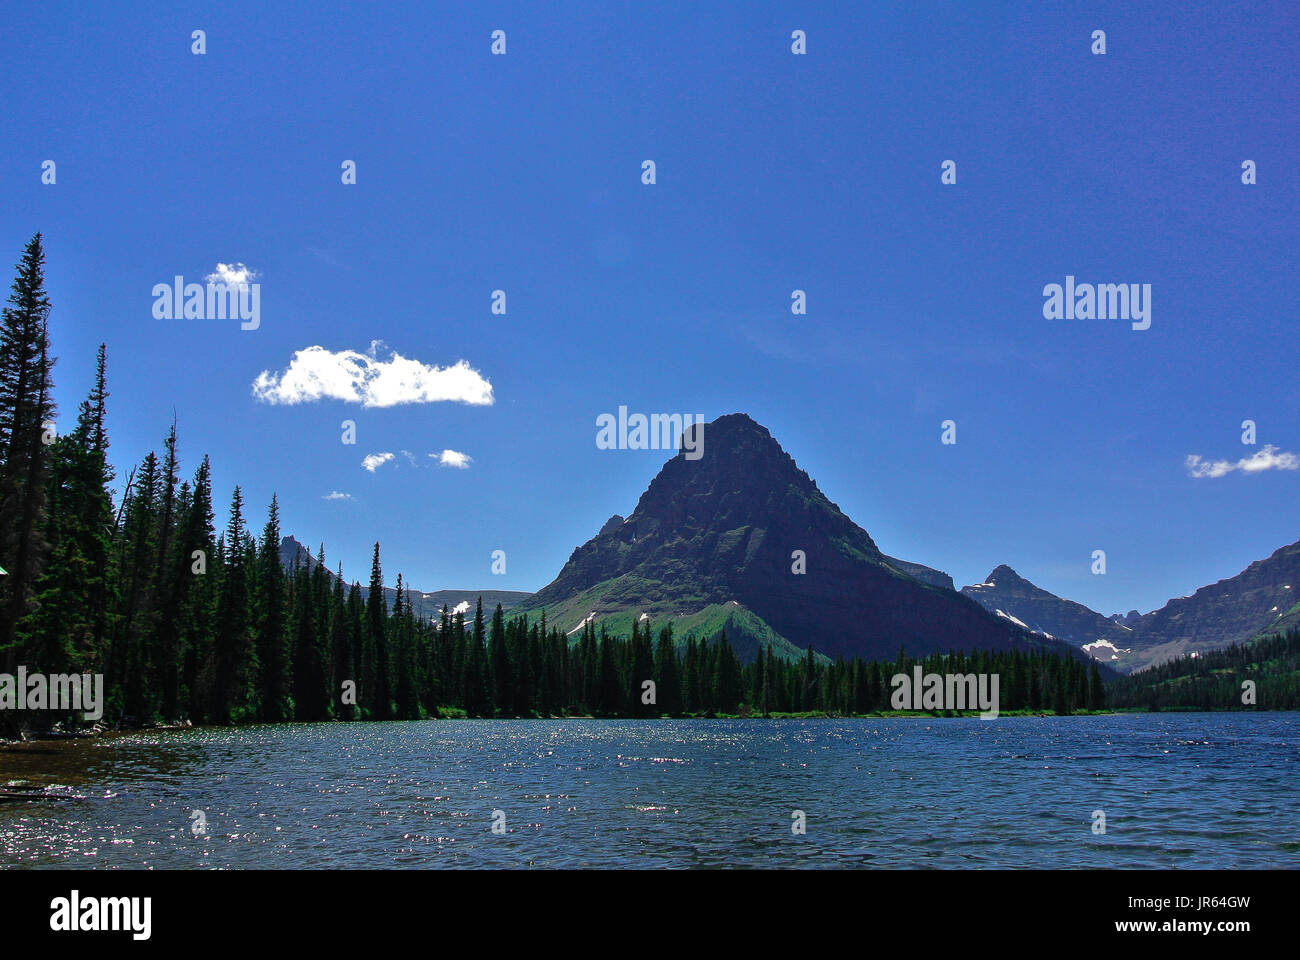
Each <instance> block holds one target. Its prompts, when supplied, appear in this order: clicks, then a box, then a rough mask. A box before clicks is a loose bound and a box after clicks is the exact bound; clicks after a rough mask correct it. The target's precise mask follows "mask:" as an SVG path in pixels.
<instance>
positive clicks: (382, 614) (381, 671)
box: [365, 543, 393, 720]
mask: <svg viewBox="0 0 1300 960" xmlns="http://www.w3.org/2000/svg"><path fill="white" fill-rule="evenodd" d="M366 648H367V650H368V651H369V653H370V658H371V662H370V664H369V667H368V669H367V671H366V673H367V677H366V680H367V683H366V687H367V691H368V692H367V694H366V696H365V701H366V702H367V703H369V705H370V714H371V717H372V718H373V719H375V720H391V719H392V716H393V703H392V699H393V698H392V691H391V689H390V685H389V679H388V670H389V663H388V610H387V606H386V604H385V602H384V574H383V570H382V569H381V568H380V566H379V544H378V543H376V544H375V552H374V556H373V558H372V559H371V561H370V592H369V593H368V594H367V595H366Z"/></svg>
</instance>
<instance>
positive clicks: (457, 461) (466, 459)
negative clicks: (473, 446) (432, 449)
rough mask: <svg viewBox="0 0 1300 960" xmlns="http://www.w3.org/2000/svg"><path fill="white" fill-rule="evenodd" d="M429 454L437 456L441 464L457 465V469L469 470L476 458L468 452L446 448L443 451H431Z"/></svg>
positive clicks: (445, 465) (446, 465)
mask: <svg viewBox="0 0 1300 960" xmlns="http://www.w3.org/2000/svg"><path fill="white" fill-rule="evenodd" d="M429 456H431V457H437V458H438V465H439V466H442V467H455V468H456V469H457V470H468V469H469V465H470V463H471V462H472V461H473V459H474V458H473V457H471V456H470V455H469V454H468V453H461V452H460V451H459V450H444V451H442V453H431V454H429Z"/></svg>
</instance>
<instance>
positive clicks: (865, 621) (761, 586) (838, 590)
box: [522, 414, 1041, 659]
mask: <svg viewBox="0 0 1300 960" xmlns="http://www.w3.org/2000/svg"><path fill="white" fill-rule="evenodd" d="M692 429H695V430H703V431H704V435H703V456H702V457H700V458H699V459H697V460H690V459H687V458H686V456H685V454H684V453H679V454H678V455H677V456H675V457H673V458H672V459H671V460H669V461H668V462H667V463H666V464H664V466H663V468H662V469H661V470H660V472H659V474H658V476H656V477H655V478H654V480H653V481H651V483H650V486H649V487H648V488H647V489H646V491H645V493H643V494H642V495H641V499H640V501H639V502H638V503H637V505H636V509H635V510H634V511H632V514H631V515H630V516H629V517H627V518H626V519H624V518H621V517H617V516H615V517H611V518H610V519H609V520H608V521H607V522H606V523H605V524H604V526H602V527H601V529H600V531H599V532H598V533H597V534H596V536H594V537H593V538H592V539H591V540H589V541H588V542H587V543H585V544H583V545H582V546H581V547H579V548H578V549H577V550H575V551H574V552H573V555H572V556H571V557H570V558H569V561H568V562H567V563H566V564H565V565H564V568H563V569H562V570H561V571H560V573H559V575H558V576H557V577H556V578H555V580H553V581H552V582H551V583H550V584H548V585H547V586H546V587H544V588H543V589H542V590H540V591H539V592H538V593H537V594H536V595H534V596H533V597H532V598H531V599H530V600H528V601H527V602H526V603H525V604H524V605H523V607H522V609H527V610H532V611H540V610H543V609H545V610H546V611H547V613H548V617H549V618H550V620H551V622H553V623H559V624H561V625H562V626H563V628H564V629H565V630H570V629H573V630H576V629H578V628H579V627H580V626H581V624H582V623H583V622H584V621H586V620H588V619H593V620H602V621H608V622H611V627H612V629H620V628H621V627H623V626H624V625H625V624H630V622H631V620H632V619H638V620H640V619H650V620H653V621H659V620H661V619H664V618H669V617H671V618H673V619H674V622H675V628H676V629H677V631H678V636H679V637H681V636H684V634H685V631H686V630H689V629H693V628H696V629H698V632H699V635H701V636H706V635H707V636H711V635H712V633H711V632H709V631H712V630H714V629H716V628H718V627H719V626H726V627H727V631H728V638H729V639H731V640H732V641H733V643H735V644H736V646H737V648H738V651H739V652H740V654H741V656H742V657H745V658H746V659H748V658H750V657H752V656H753V654H754V653H755V652H756V651H757V649H758V646H759V644H760V643H763V642H767V643H772V644H774V649H776V651H777V652H778V653H779V654H780V655H794V656H798V655H800V654H801V653H802V648H805V647H807V646H808V645H812V646H813V647H814V648H815V649H816V651H817V652H819V653H824V654H828V655H830V656H836V655H843V656H845V657H851V656H860V657H864V658H892V657H894V656H896V655H897V653H898V650H899V647H900V646H901V647H904V648H906V650H907V651H908V652H909V653H917V654H924V653H930V652H934V651H942V650H949V649H952V648H961V649H975V648H983V649H1006V648H1009V647H1011V646H1014V645H1019V644H1026V643H1028V644H1034V643H1039V642H1041V641H1040V640H1039V639H1037V638H1032V637H1030V635H1029V634H1028V632H1027V631H1025V630H1024V629H1022V628H1020V627H1018V626H1017V625H1015V624H1014V623H1012V622H1011V621H1009V620H1007V619H1005V618H999V617H997V616H995V615H992V614H990V613H988V612H986V611H985V610H984V609H983V608H982V607H981V606H980V605H979V604H977V603H975V602H974V601H973V600H971V599H969V598H967V597H963V596H962V595H961V594H959V593H957V592H955V591H954V590H952V589H951V586H952V580H951V578H950V577H948V576H947V574H943V573H941V572H939V571H937V570H932V569H931V568H929V567H925V566H923V565H921V564H913V563H908V562H906V561H900V560H895V559H892V558H890V557H887V556H886V555H885V554H883V553H882V552H881V551H880V549H879V548H878V547H877V546H876V544H875V542H874V541H873V540H872V539H871V537H870V536H869V535H868V534H867V532H866V531H865V530H863V529H862V528H861V527H859V526H858V525H857V524H855V523H854V522H853V521H852V520H850V519H849V518H848V517H847V516H845V515H844V513H843V512H841V511H840V509H839V507H837V506H836V505H835V504H834V503H832V502H831V501H830V500H829V499H827V498H826V496H825V495H824V494H823V493H822V492H821V490H819V489H818V487H817V484H816V483H815V482H814V481H813V480H812V478H811V477H809V476H808V474H807V473H805V472H804V471H803V470H801V469H799V467H798V465H797V464H796V463H795V462H794V460H793V459H791V457H790V456H789V455H788V454H787V453H786V452H785V451H784V450H783V449H781V446H780V445H779V444H778V443H777V442H776V440H774V439H773V438H772V436H771V434H770V433H769V432H768V431H767V430H766V429H765V428H764V427H762V426H760V425H759V424H758V423H756V422H754V421H753V420H752V419H750V418H749V417H748V416H745V415H744V414H731V415H729V416H724V417H719V418H718V419H717V420H714V421H713V422H711V423H708V424H701V425H697V426H695V427H693V428H692ZM778 640H779V641H780V643H779V644H778V643H776V641H778Z"/></svg>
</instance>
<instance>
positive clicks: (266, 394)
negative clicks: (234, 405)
mask: <svg viewBox="0 0 1300 960" xmlns="http://www.w3.org/2000/svg"><path fill="white" fill-rule="evenodd" d="M381 346H382V344H381V343H380V342H379V341H378V340H376V341H373V342H372V343H371V344H370V350H369V351H368V352H367V353H358V352H357V351H355V350H339V351H337V352H336V351H333V350H326V349H325V348H324V347H322V346H312V347H307V348H306V349H304V350H297V351H295V352H294V355H293V357H292V358H291V359H290V361H289V365H288V366H287V367H286V368H285V369H284V370H282V371H280V372H279V373H272V372H271V371H270V370H263V371H262V372H261V373H259V374H258V375H257V379H256V380H254V381H253V396H254V397H255V398H257V399H258V400H260V401H262V402H263V403H271V404H290V405H292V404H297V403H314V402H315V401H317V400H342V401H344V402H345V403H359V404H360V405H361V406H363V407H395V406H399V405H401V404H406V403H439V402H442V401H451V402H454V403H465V404H470V405H471V406H491V405H492V404H493V403H494V402H495V401H494V398H493V396H492V384H491V383H489V382H488V381H487V380H486V379H484V378H483V376H482V375H481V374H480V373H479V372H478V371H477V370H475V369H474V368H472V367H471V366H470V365H469V363H468V361H465V360H458V361H457V362H456V363H454V364H452V365H451V366H449V367H439V366H436V365H426V364H423V363H420V362H419V361H418V360H412V359H409V358H407V357H404V356H402V355H401V354H400V353H397V352H396V351H393V352H392V355H391V356H389V357H388V358H387V359H380V358H379V356H378V354H379V349H380V347H381Z"/></svg>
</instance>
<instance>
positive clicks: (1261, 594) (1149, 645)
mask: <svg viewBox="0 0 1300 960" xmlns="http://www.w3.org/2000/svg"><path fill="white" fill-rule="evenodd" d="M1297 626H1300V541H1296V542H1295V543H1292V544H1288V545H1287V546H1285V547H1280V548H1278V549H1277V550H1275V551H1274V552H1273V553H1272V555H1271V556H1269V557H1267V558H1265V559H1263V560H1256V561H1255V562H1254V563H1252V564H1251V565H1250V566H1248V567H1247V568H1246V569H1245V570H1243V571H1241V573H1239V574H1237V575H1236V576H1235V577H1229V578H1227V579H1226V580H1220V581H1218V582H1217V583H1212V584H1210V585H1209V586H1205V587H1201V588H1200V589H1199V590H1197V591H1196V592H1195V593H1193V594H1192V595H1191V596H1189V597H1178V598H1177V599H1175V600H1170V601H1169V602H1168V603H1166V604H1165V605H1164V606H1163V607H1161V608H1160V609H1159V610H1155V611H1152V612H1151V613H1148V614H1146V615H1145V616H1143V617H1141V618H1140V619H1139V620H1138V622H1137V624H1136V625H1134V627H1133V647H1134V653H1135V655H1139V654H1140V661H1141V663H1140V665H1141V666H1145V665H1146V664H1151V663H1162V662H1164V661H1166V660H1172V659H1174V658H1175V657H1179V656H1182V655H1184V654H1191V653H1203V652H1205V651H1209V650H1218V649H1222V648H1223V647H1226V646H1228V645H1230V644H1234V643H1243V642H1245V641H1247V640H1251V639H1253V638H1255V637H1259V636H1262V635H1264V634H1271V633H1281V632H1283V631H1285V630H1288V629H1292V628H1295V627H1297ZM1137 668H1138V667H1136V666H1135V667H1134V669H1137Z"/></svg>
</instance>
